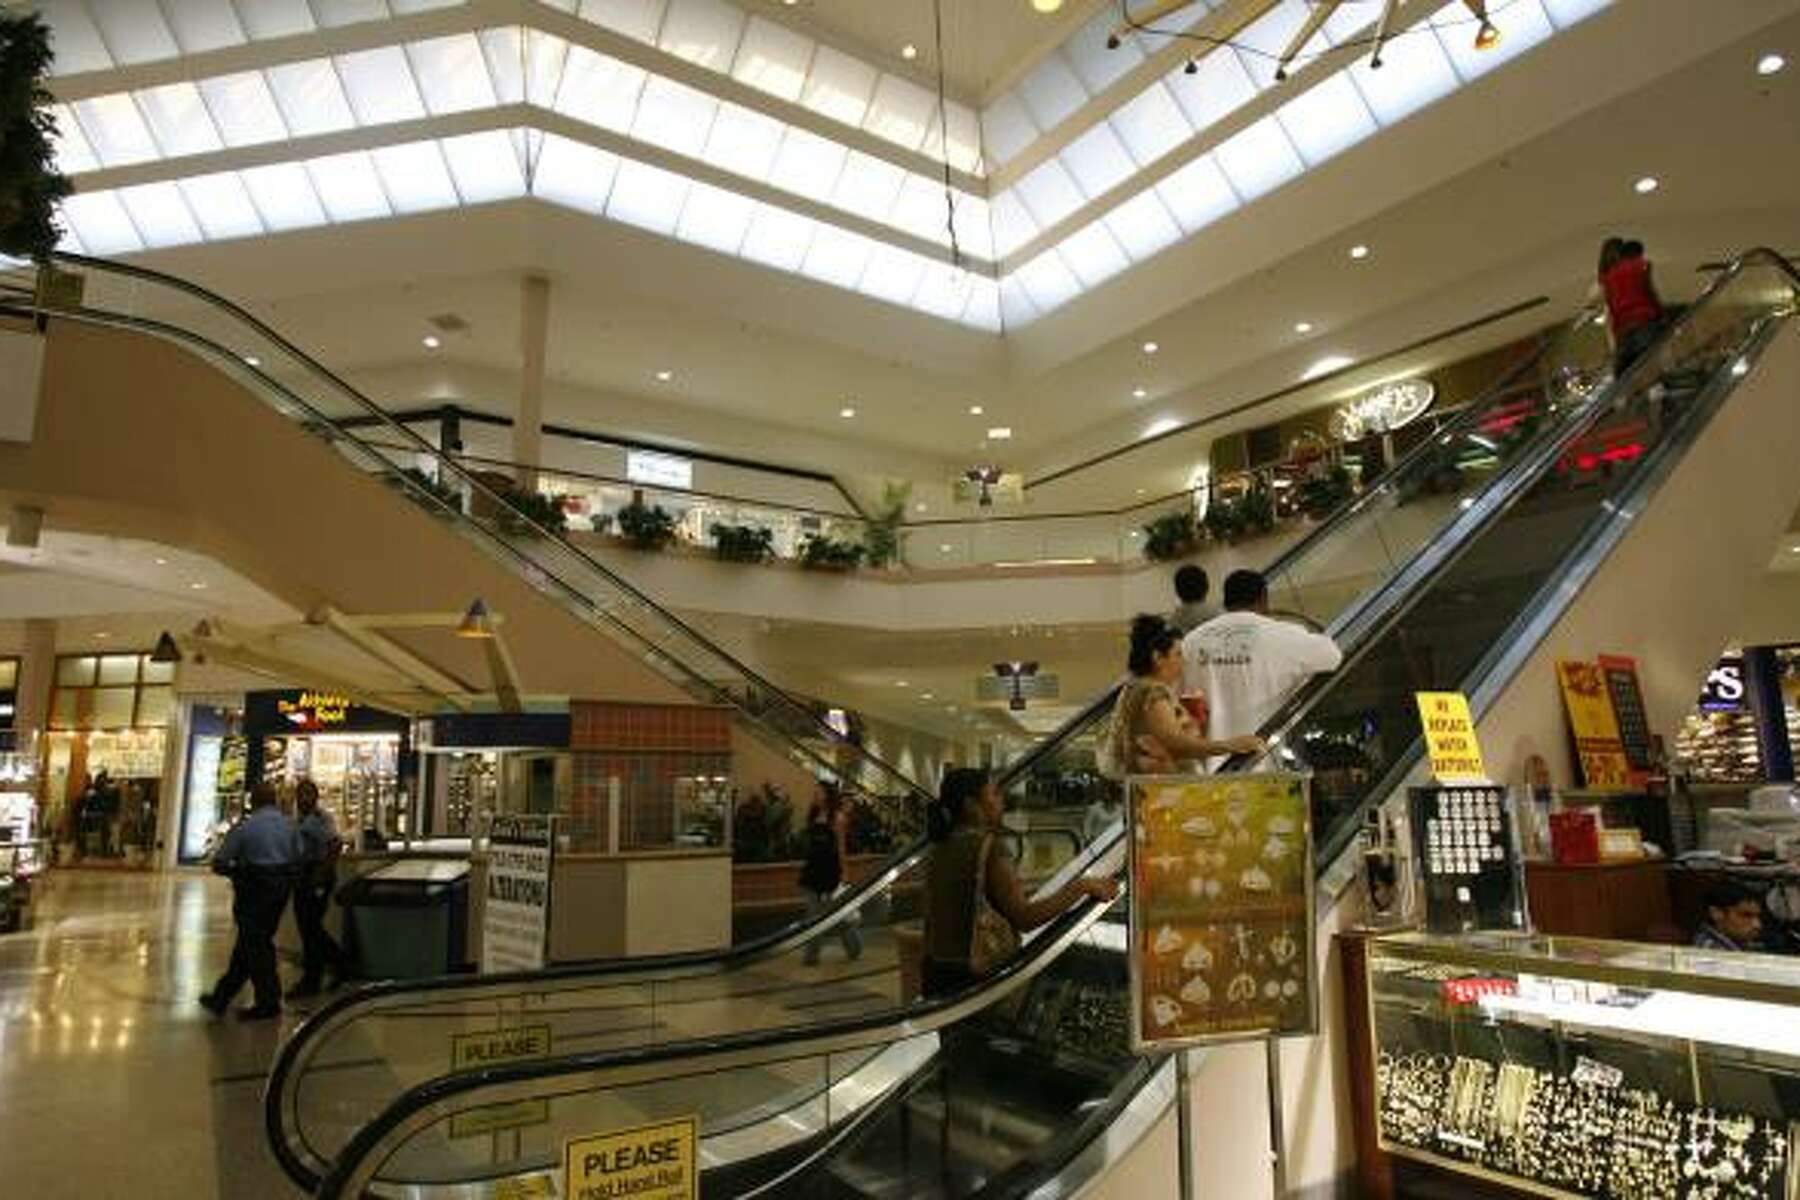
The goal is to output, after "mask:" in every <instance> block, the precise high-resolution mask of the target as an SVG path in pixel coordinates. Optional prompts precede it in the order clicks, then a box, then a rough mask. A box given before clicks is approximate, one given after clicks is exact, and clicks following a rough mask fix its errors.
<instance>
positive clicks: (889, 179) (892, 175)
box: [831, 150, 906, 217]
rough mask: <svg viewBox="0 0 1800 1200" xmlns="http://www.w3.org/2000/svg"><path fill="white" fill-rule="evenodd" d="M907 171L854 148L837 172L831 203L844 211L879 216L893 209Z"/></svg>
mask: <svg viewBox="0 0 1800 1200" xmlns="http://www.w3.org/2000/svg"><path fill="white" fill-rule="evenodd" d="M905 179H906V172H905V171H903V170H901V169H900V168H899V167H896V166H895V165H894V164H893V163H890V162H886V161H884V160H883V159H879V158H875V157H873V156H871V155H867V154H864V153H863V152H862V151H860V150H853V151H851V152H850V156H849V157H848V158H847V159H845V161H844V169H843V171H841V172H840V173H839V174H838V182H837V187H836V188H835V189H834V190H833V192H832V194H831V202H832V203H833V204H835V205H837V206H838V207H839V208H841V209H844V210H845V211H846V212H853V213H857V214H859V215H861V216H868V217H878V216H879V215H880V214H882V213H885V212H887V211H888V210H889V209H891V208H893V206H894V201H895V199H897V198H898V197H899V195H900V185H901V183H903V182H904V181H905Z"/></svg>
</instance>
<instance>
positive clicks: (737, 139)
mask: <svg viewBox="0 0 1800 1200" xmlns="http://www.w3.org/2000/svg"><path fill="white" fill-rule="evenodd" d="M785 129H786V127H785V126H783V125H782V123H781V122H780V121H777V120H776V119H775V118H774V117H769V116H764V115H763V114H762V113H759V112H753V111H751V110H750V109H747V108H739V107H738V106H737V105H735V104H721V105H719V113H718V116H716V117H715V118H714V119H713V127H712V134H711V136H710V137H709V138H708V139H707V143H706V150H705V151H704V153H703V154H702V155H701V157H703V158H704V159H705V160H706V161H707V162H709V163H712V164H713V165H714V166H717V167H721V168H723V169H724V170H727V171H731V172H734V173H736V174H738V175H742V176H744V177H745V178H747V179H755V180H758V181H759V182H760V181H762V180H766V179H767V178H768V177H769V169H770V168H771V167H773V166H774V165H775V154H776V152H777V151H779V150H780V149H781V137H782V134H783V132H784V131H785Z"/></svg>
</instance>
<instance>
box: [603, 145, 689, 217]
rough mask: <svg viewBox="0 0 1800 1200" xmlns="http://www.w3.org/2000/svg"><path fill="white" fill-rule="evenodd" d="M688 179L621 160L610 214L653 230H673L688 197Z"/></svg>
mask: <svg viewBox="0 0 1800 1200" xmlns="http://www.w3.org/2000/svg"><path fill="white" fill-rule="evenodd" d="M688 186H689V185H688V181H687V180H685V179H683V178H682V177H681V176H679V175H673V174H670V173H669V172H668V171H664V170H661V169H660V168H657V167H652V166H650V165H649V164H647V163H640V162H633V161H631V160H630V159H625V160H622V161H621V162H620V163H619V173H618V175H617V176H616V177H615V178H614V179H613V186H612V195H611V196H609V197H608V198H607V201H606V215H607V216H609V217H611V218H613V220H615V221H623V222H625V223H626V224H627V225H636V226H638V227H639V228H642V229H648V230H650V231H651V232H652V233H663V234H667V233H673V232H674V230H675V222H676V220H677V219H679V218H680V216H681V206H682V202H683V201H685V200H686V199H687V193H688Z"/></svg>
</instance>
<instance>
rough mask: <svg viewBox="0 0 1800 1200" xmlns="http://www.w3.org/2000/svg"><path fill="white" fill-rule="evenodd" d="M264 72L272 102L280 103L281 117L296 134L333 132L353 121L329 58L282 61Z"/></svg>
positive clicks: (306, 134) (302, 135) (349, 125)
mask: <svg viewBox="0 0 1800 1200" xmlns="http://www.w3.org/2000/svg"><path fill="white" fill-rule="evenodd" d="M264 74H265V75H267V76H268V80H269V87H270V89H271V90H272V91H273V92H274V93H275V103H276V104H278V105H280V106H281V116H282V119H283V120H285V121H286V122H287V127H288V131H289V132H290V133H292V134H293V135H294V136H295V137H306V136H308V135H311V134H315V133H334V132H336V131H337V130H339V129H348V128H350V127H351V126H352V125H354V124H355V123H356V117H355V115H354V114H353V113H352V112H351V111H350V102H349V101H348V100H346V99H345V98H344V89H343V88H342V87H341V86H339V84H338V77H337V72H336V71H334V70H333V69H332V66H331V60H330V59H328V58H315V59H312V60H310V61H308V62H297V63H284V64H282V65H281V66H277V67H270V68H268V70H266V71H265V72H264Z"/></svg>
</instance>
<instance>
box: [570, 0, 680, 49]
mask: <svg viewBox="0 0 1800 1200" xmlns="http://www.w3.org/2000/svg"><path fill="white" fill-rule="evenodd" d="M581 19H582V20H584V21H591V22H593V23H594V24H596V25H602V26H604V27H606V28H607V29H610V30H612V31H613V32H614V33H622V34H624V35H625V36H626V37H628V38H632V39H633V40H635V41H639V42H645V43H647V44H649V45H652V46H654V45H655V44H656V31H657V30H658V29H660V28H661V27H662V20H663V0H581Z"/></svg>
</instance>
